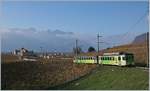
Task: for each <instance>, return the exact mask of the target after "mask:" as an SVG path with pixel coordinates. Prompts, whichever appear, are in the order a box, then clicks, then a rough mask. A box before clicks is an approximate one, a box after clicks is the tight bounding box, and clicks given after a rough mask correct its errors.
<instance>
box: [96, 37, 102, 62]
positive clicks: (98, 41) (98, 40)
mask: <svg viewBox="0 0 150 91" xmlns="http://www.w3.org/2000/svg"><path fill="white" fill-rule="evenodd" d="M100 37H102V36H100V35H99V34H97V64H99V43H100V39H99V38H100Z"/></svg>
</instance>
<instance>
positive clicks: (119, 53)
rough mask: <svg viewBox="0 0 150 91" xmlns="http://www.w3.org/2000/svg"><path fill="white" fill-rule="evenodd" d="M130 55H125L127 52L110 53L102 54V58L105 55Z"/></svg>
mask: <svg viewBox="0 0 150 91" xmlns="http://www.w3.org/2000/svg"><path fill="white" fill-rule="evenodd" d="M131 54H132V53H127V52H111V53H104V54H103V55H104V56H107V55H131Z"/></svg>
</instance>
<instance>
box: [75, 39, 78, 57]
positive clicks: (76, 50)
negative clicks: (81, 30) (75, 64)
mask: <svg viewBox="0 0 150 91" xmlns="http://www.w3.org/2000/svg"><path fill="white" fill-rule="evenodd" d="M75 52H76V57H77V56H78V40H77V39H76V49H75Z"/></svg>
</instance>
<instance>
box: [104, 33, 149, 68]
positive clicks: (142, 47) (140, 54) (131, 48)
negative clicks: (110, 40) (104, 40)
mask: <svg viewBox="0 0 150 91" xmlns="http://www.w3.org/2000/svg"><path fill="white" fill-rule="evenodd" d="M122 51H124V52H130V53H133V54H134V58H135V63H136V65H140V66H146V65H147V63H148V46H147V41H146V33H145V34H141V35H139V36H137V37H136V38H135V39H134V41H133V42H132V43H131V44H127V45H121V46H116V47H113V48H109V49H107V50H105V52H122Z"/></svg>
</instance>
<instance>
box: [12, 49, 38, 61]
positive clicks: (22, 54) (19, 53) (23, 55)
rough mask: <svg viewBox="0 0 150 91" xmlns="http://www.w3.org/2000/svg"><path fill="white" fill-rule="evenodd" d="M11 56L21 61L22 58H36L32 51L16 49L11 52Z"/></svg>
mask: <svg viewBox="0 0 150 91" xmlns="http://www.w3.org/2000/svg"><path fill="white" fill-rule="evenodd" d="M13 54H14V55H17V56H19V59H20V60H22V59H23V58H28V57H35V56H36V55H35V54H34V52H33V51H29V50H27V49H25V48H21V49H19V50H17V49H16V50H15V51H14V52H13Z"/></svg>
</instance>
